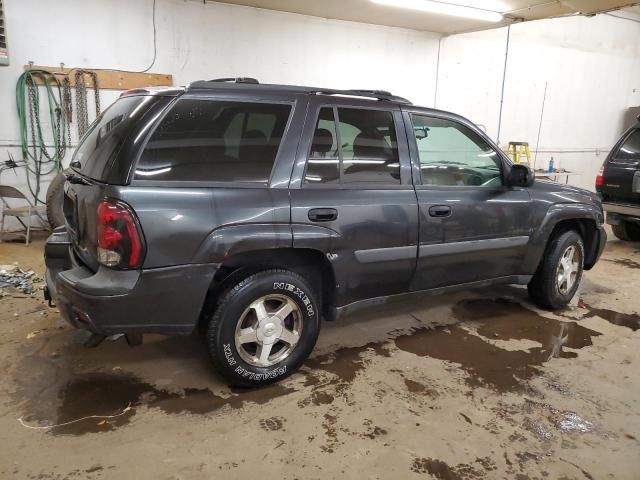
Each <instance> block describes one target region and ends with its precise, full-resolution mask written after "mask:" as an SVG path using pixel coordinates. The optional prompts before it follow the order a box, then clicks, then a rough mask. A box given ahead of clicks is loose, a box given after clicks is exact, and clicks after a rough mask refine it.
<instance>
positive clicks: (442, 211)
mask: <svg viewBox="0 0 640 480" xmlns="http://www.w3.org/2000/svg"><path fill="white" fill-rule="evenodd" d="M429 215H431V216H432V217H448V216H449V215H451V207H450V206H449V205H434V206H433V207H429Z"/></svg>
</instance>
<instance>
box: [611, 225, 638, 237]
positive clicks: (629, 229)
mask: <svg viewBox="0 0 640 480" xmlns="http://www.w3.org/2000/svg"><path fill="white" fill-rule="evenodd" d="M611 229H612V230H613V234H614V235H615V236H616V237H618V239H620V240H623V241H625V242H638V241H640V225H638V224H636V223H632V222H625V221H621V222H620V223H619V224H618V225H611Z"/></svg>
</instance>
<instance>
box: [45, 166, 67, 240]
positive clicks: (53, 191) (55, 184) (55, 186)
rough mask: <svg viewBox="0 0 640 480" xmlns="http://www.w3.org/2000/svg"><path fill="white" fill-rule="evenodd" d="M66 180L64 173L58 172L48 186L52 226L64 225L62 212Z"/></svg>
mask: <svg viewBox="0 0 640 480" xmlns="http://www.w3.org/2000/svg"><path fill="white" fill-rule="evenodd" d="M64 181H65V177H64V175H63V174H62V172H58V173H57V174H56V176H55V177H53V180H51V183H50V184H49V188H47V198H46V200H47V220H49V223H50V224H51V228H56V227H59V226H60V225H64V214H63V213H62V201H63V198H64Z"/></svg>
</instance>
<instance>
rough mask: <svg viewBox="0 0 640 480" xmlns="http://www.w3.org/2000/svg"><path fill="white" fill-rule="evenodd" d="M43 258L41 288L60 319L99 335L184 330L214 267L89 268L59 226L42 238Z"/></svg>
mask: <svg viewBox="0 0 640 480" xmlns="http://www.w3.org/2000/svg"><path fill="white" fill-rule="evenodd" d="M65 243H66V245H65ZM45 261H46V264H47V271H46V274H45V280H46V283H47V289H48V292H49V295H50V296H51V298H52V300H53V301H54V302H55V303H56V305H57V306H58V308H59V309H60V313H61V314H62V316H63V317H64V319H65V320H66V321H68V322H69V323H70V324H71V325H73V326H74V327H76V328H81V329H85V330H89V331H91V332H95V333H100V334H103V335H112V334H115V333H147V332H149V333H163V334H188V333H190V332H191V331H193V329H194V327H195V326H196V324H197V322H198V319H199V317H200V312H201V309H202V305H203V303H204V299H205V296H206V293H207V290H208V288H209V285H210V283H211V279H212V277H213V274H214V273H215V270H216V268H217V265H211V264H206V265H180V266H175V267H165V268H154V269H146V270H145V269H143V270H112V269H110V268H107V267H100V268H99V269H98V271H97V272H93V271H92V270H90V269H88V268H87V267H86V266H84V265H83V264H82V263H81V262H80V261H79V260H78V258H77V257H76V256H75V254H74V253H73V249H72V248H71V244H70V242H69V238H68V236H67V234H66V231H64V230H62V229H60V230H59V229H56V231H54V233H53V235H51V237H50V238H49V240H48V241H47V244H46V246H45Z"/></svg>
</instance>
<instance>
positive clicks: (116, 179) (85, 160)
mask: <svg viewBox="0 0 640 480" xmlns="http://www.w3.org/2000/svg"><path fill="white" fill-rule="evenodd" d="M168 102H169V99H168V98H164V97H160V96H149V95H132V96H125V97H122V98H120V99H118V100H117V101H116V102H115V103H113V104H112V105H111V106H110V107H109V108H108V109H107V110H105V111H104V112H103V113H102V114H101V115H100V116H99V117H98V118H97V119H96V121H95V122H94V123H93V124H92V125H91V127H90V128H89V130H88V132H87V133H86V134H85V135H84V137H83V138H82V140H81V142H80V144H79V145H78V148H77V149H76V151H75V153H74V156H73V159H72V162H71V169H69V170H67V171H66V172H65V174H66V176H67V181H66V183H65V186H64V201H63V202H64V203H63V211H64V216H65V224H66V227H67V230H68V232H69V236H70V239H71V242H72V245H73V248H74V251H75V252H76V254H77V255H78V257H79V258H80V260H82V262H83V263H85V265H86V266H88V267H89V268H91V269H92V270H94V271H95V270H97V268H98V260H97V234H98V232H97V223H98V222H97V220H98V218H97V211H98V205H99V203H100V202H101V200H103V199H104V198H105V197H107V196H108V194H109V191H113V189H112V188H110V185H125V184H126V183H127V182H128V174H129V170H130V167H131V163H132V162H133V161H134V160H135V156H136V152H137V151H138V149H139V145H138V144H139V143H140V142H141V141H142V140H141V139H143V138H144V135H143V134H144V133H145V132H148V130H149V128H148V127H149V124H151V123H152V122H153V121H154V120H155V119H156V118H157V116H158V111H159V110H161V109H162V108H163V107H164V106H166V105H167V104H168Z"/></svg>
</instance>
